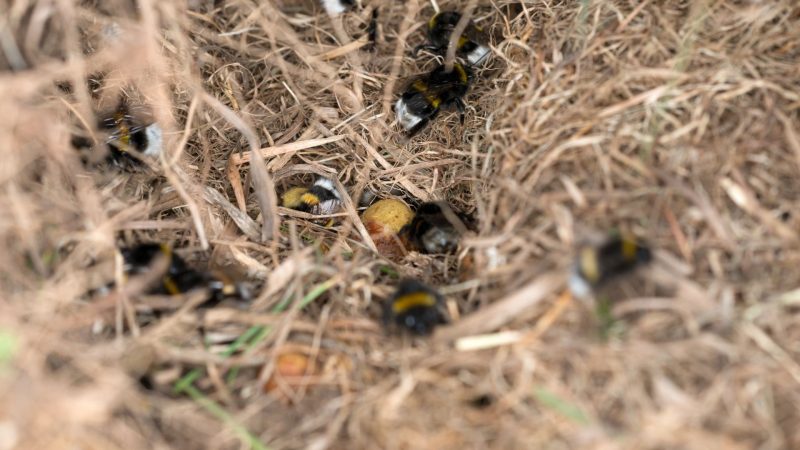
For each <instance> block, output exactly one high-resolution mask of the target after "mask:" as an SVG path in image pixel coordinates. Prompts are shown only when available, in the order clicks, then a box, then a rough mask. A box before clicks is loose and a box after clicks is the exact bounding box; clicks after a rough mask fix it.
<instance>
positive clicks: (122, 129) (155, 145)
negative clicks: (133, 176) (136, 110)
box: [100, 102, 163, 168]
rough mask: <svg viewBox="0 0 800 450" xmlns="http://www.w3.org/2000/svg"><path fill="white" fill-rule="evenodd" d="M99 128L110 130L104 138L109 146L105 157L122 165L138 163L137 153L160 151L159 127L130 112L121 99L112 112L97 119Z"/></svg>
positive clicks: (149, 153) (160, 134)
mask: <svg viewBox="0 0 800 450" xmlns="http://www.w3.org/2000/svg"><path fill="white" fill-rule="evenodd" d="M100 128H101V129H105V130H109V131H110V132H111V134H110V136H109V137H108V139H107V140H106V143H107V144H108V147H109V150H110V155H109V157H108V160H109V161H110V162H111V163H113V164H114V165H117V166H120V167H122V168H132V167H136V166H138V165H141V161H140V160H139V159H140V158H141V157H143V156H144V157H151V158H154V157H157V156H158V155H159V154H160V153H161V151H162V148H163V132H162V130H161V127H160V126H159V125H158V124H157V123H155V122H152V121H148V120H147V119H146V118H145V117H144V115H143V116H142V117H138V116H134V115H133V114H132V111H131V110H130V108H129V107H128V106H127V105H126V104H125V102H123V103H122V104H121V105H120V106H119V108H117V110H116V111H115V112H114V113H113V114H111V115H109V116H107V117H105V118H103V119H101V120H100ZM132 153H136V156H134V155H132ZM137 156H138V157H137Z"/></svg>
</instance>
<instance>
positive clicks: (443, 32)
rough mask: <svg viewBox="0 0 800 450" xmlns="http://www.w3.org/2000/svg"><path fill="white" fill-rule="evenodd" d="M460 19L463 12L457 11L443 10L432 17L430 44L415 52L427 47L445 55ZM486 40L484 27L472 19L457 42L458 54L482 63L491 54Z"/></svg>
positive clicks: (472, 61) (429, 30) (476, 63)
mask: <svg viewBox="0 0 800 450" xmlns="http://www.w3.org/2000/svg"><path fill="white" fill-rule="evenodd" d="M459 20H461V14H460V13H457V12H455V11H443V12H440V13H438V14H436V15H435V16H433V17H431V19H430V20H429V21H428V44H423V45H421V46H419V47H417V48H416V49H415V50H414V53H417V52H418V51H419V50H420V49H426V50H430V51H432V52H435V53H438V54H442V55H443V54H444V53H445V52H446V51H447V46H448V45H449V43H450V37H451V36H452V34H453V31H454V30H455V28H456V25H458V21H459ZM486 40H487V39H486V36H485V33H484V31H483V28H481V27H479V26H477V25H475V24H474V23H473V22H472V21H471V20H470V21H469V22H468V23H467V27H466V28H465V29H464V32H463V33H462V34H461V36H460V37H459V39H458V42H456V52H457V55H458V56H459V57H461V58H464V60H466V61H467V62H468V63H469V64H470V65H473V66H474V65H478V64H480V63H482V62H483V61H484V60H485V59H486V57H487V56H489V47H488V46H486V45H485V44H484V42H486Z"/></svg>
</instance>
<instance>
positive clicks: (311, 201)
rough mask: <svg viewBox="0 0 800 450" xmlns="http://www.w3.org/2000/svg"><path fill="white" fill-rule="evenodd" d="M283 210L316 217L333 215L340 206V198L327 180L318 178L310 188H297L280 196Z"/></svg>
mask: <svg viewBox="0 0 800 450" xmlns="http://www.w3.org/2000/svg"><path fill="white" fill-rule="evenodd" d="M281 205H282V206H283V207H284V208H290V209H295V210H297V211H302V212H307V213H310V214H316V215H326V214H333V213H334V212H336V210H337V209H339V207H340V206H341V205H342V197H341V195H339V192H338V191H337V190H336V187H335V186H334V185H333V181H331V180H329V179H327V178H318V179H317V180H316V181H314V184H312V185H311V187H305V186H297V187H293V188H291V189H289V190H288V191H286V192H284V194H283V195H282V196H281Z"/></svg>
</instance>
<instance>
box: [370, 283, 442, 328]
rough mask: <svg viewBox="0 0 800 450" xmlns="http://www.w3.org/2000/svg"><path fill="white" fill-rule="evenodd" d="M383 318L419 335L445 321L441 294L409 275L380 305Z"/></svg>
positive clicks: (388, 323)
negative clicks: (382, 306) (382, 308)
mask: <svg viewBox="0 0 800 450" xmlns="http://www.w3.org/2000/svg"><path fill="white" fill-rule="evenodd" d="M383 322H384V324H386V326H392V325H394V326H397V327H400V328H401V329H406V330H408V331H410V332H412V333H416V334H419V335H427V334H430V333H431V332H432V331H433V329H434V327H436V325H439V324H443V323H447V313H446V312H445V309H444V298H443V297H442V295H441V294H439V293H438V292H436V290H434V289H432V288H430V287H428V286H426V285H424V284H422V283H421V282H419V281H417V280H413V279H404V280H402V281H400V284H399V285H398V286H397V291H396V292H395V294H394V295H393V296H392V297H391V298H390V299H389V301H388V302H386V304H385V305H384V310H383Z"/></svg>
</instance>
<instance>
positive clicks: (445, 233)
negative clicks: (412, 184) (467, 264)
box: [400, 202, 466, 253]
mask: <svg viewBox="0 0 800 450" xmlns="http://www.w3.org/2000/svg"><path fill="white" fill-rule="evenodd" d="M465 229H466V226H465V225H464V223H463V221H462V219H461V218H460V217H459V216H458V214H456V212H455V211H453V209H452V208H451V207H450V205H448V204H447V203H446V202H430V203H423V204H422V205H420V207H419V208H418V209H417V212H416V214H414V218H413V219H412V220H411V223H409V224H408V225H406V226H404V227H403V229H402V230H400V237H401V239H402V240H403V242H404V244H406V246H407V247H408V248H409V250H416V251H418V252H420V253H453V252H455V251H456V249H457V248H458V244H459V242H460V241H461V231H460V230H465Z"/></svg>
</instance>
